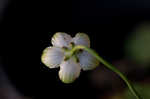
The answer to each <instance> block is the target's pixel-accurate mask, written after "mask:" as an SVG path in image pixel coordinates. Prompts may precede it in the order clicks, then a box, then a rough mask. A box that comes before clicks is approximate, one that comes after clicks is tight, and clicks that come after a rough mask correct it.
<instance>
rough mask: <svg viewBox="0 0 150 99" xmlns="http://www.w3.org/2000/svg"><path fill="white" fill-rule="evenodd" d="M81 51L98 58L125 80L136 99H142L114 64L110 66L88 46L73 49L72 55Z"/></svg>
mask: <svg viewBox="0 0 150 99" xmlns="http://www.w3.org/2000/svg"><path fill="white" fill-rule="evenodd" d="M79 49H83V50H86V51H87V52H89V53H90V54H92V55H93V56H95V57H96V58H97V60H99V61H100V62H101V63H102V64H104V65H105V66H106V67H107V68H109V69H110V70H112V71H113V72H115V73H116V74H118V75H119V76H120V78H122V79H123V80H124V82H125V83H126V84H127V86H128V88H129V90H130V91H131V93H132V94H133V95H134V96H135V97H136V99H142V98H141V97H140V96H139V95H138V93H137V92H136V90H135V89H134V87H133V86H132V84H131V83H130V82H129V80H128V79H127V77H126V76H125V75H124V74H123V73H122V72H120V71H119V70H118V69H117V68H115V67H114V66H113V65H112V64H110V63H109V62H107V61H106V60H104V59H103V58H102V57H101V56H99V55H98V53H96V52H95V51H94V50H92V49H91V48H88V47H86V46H82V45H78V46H75V47H74V48H73V49H72V53H74V52H75V51H77V50H79Z"/></svg>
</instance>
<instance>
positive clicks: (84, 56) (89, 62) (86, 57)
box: [77, 51, 99, 70]
mask: <svg viewBox="0 0 150 99" xmlns="http://www.w3.org/2000/svg"><path fill="white" fill-rule="evenodd" d="M77 56H78V58H79V63H80V65H81V68H82V69H83V70H92V69H94V68H96V67H97V66H98V65H99V61H98V60H97V59H96V58H95V57H94V56H93V55H91V54H90V53H88V52H87V51H83V52H81V53H79V54H78V55H77Z"/></svg>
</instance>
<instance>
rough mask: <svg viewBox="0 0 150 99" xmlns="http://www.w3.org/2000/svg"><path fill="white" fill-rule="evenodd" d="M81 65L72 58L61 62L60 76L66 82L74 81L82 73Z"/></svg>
mask: <svg viewBox="0 0 150 99" xmlns="http://www.w3.org/2000/svg"><path fill="white" fill-rule="evenodd" d="M80 70H81V67H80V65H79V63H77V62H75V60H73V59H72V58H70V59H69V60H67V61H63V62H62V63H61V64H60V71H59V78H60V79H61V81H62V82H64V83H72V82H73V81H74V80H75V79H76V78H78V77H79V75H80Z"/></svg>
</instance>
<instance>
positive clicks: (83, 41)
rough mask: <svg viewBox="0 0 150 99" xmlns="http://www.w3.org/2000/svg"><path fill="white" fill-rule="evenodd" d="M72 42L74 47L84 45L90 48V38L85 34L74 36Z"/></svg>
mask: <svg viewBox="0 0 150 99" xmlns="http://www.w3.org/2000/svg"><path fill="white" fill-rule="evenodd" d="M73 42H74V43H75V44H76V45H84V46H87V47H90V38H89V37H88V35H87V34H85V33H77V34H76V36H75V37H74V38H73Z"/></svg>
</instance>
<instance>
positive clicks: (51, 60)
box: [41, 47, 64, 68]
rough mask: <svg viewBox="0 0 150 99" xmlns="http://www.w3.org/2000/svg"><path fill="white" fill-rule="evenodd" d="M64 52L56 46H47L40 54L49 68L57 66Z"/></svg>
mask: <svg viewBox="0 0 150 99" xmlns="http://www.w3.org/2000/svg"><path fill="white" fill-rule="evenodd" d="M63 57H64V53H63V50H62V49H61V48H58V47H47V48H46V49H45V50H44V51H43V54H42V57H41V60H42V62H43V63H44V64H45V65H46V66H48V67H49V68H57V67H59V65H60V63H61V61H62V60H63Z"/></svg>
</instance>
